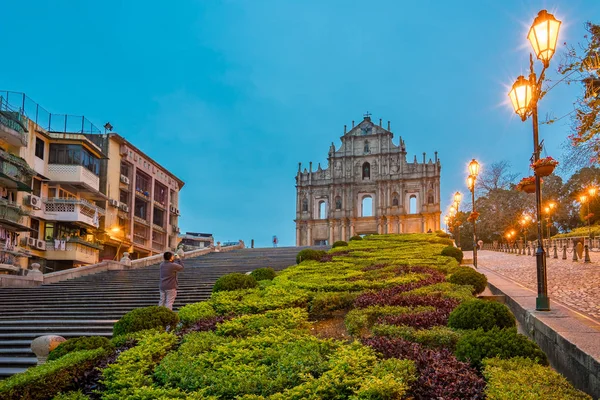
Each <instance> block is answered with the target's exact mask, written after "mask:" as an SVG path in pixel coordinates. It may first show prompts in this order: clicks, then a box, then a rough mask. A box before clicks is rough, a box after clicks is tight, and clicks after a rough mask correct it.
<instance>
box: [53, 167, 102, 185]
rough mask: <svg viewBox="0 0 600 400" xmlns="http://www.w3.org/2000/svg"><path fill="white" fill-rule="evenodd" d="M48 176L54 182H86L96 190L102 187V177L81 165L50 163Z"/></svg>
mask: <svg viewBox="0 0 600 400" xmlns="http://www.w3.org/2000/svg"><path fill="white" fill-rule="evenodd" d="M48 178H49V179H50V180H51V181H54V182H71V183H72V182H79V183H85V184H87V185H88V186H90V187H91V188H93V189H94V190H99V188H100V178H99V177H98V176H96V175H95V174H94V173H93V172H92V171H90V170H89V169H87V168H85V167H83V166H81V165H65V164H48Z"/></svg>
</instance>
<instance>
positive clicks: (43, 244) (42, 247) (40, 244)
mask: <svg viewBox="0 0 600 400" xmlns="http://www.w3.org/2000/svg"><path fill="white" fill-rule="evenodd" d="M35 247H37V248H38V249H40V250H46V242H45V241H43V240H38V241H37V245H36V246H35Z"/></svg>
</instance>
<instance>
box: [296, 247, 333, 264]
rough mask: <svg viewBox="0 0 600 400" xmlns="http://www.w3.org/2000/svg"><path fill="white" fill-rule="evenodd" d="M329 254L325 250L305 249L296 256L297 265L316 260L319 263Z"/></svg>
mask: <svg viewBox="0 0 600 400" xmlns="http://www.w3.org/2000/svg"><path fill="white" fill-rule="evenodd" d="M325 254H327V252H326V251H325V250H314V249H304V250H300V251H299V252H298V254H296V264H300V263H301V262H302V261H306V260H315V261H319V260H321V258H323V256H324V255H325Z"/></svg>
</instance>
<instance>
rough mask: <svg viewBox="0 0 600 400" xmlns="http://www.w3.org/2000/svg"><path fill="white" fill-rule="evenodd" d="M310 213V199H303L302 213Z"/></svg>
mask: <svg viewBox="0 0 600 400" xmlns="http://www.w3.org/2000/svg"><path fill="white" fill-rule="evenodd" d="M307 211H308V199H307V198H306V197H305V198H303V199H302V212H307Z"/></svg>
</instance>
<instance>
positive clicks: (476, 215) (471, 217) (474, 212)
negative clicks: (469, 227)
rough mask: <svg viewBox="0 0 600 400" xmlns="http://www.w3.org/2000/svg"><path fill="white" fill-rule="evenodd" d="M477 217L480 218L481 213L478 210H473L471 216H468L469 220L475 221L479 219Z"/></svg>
mask: <svg viewBox="0 0 600 400" xmlns="http://www.w3.org/2000/svg"><path fill="white" fill-rule="evenodd" d="M477 218H479V213H478V212H477V211H473V212H472V213H471V214H469V218H467V221H469V222H475V221H477Z"/></svg>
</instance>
